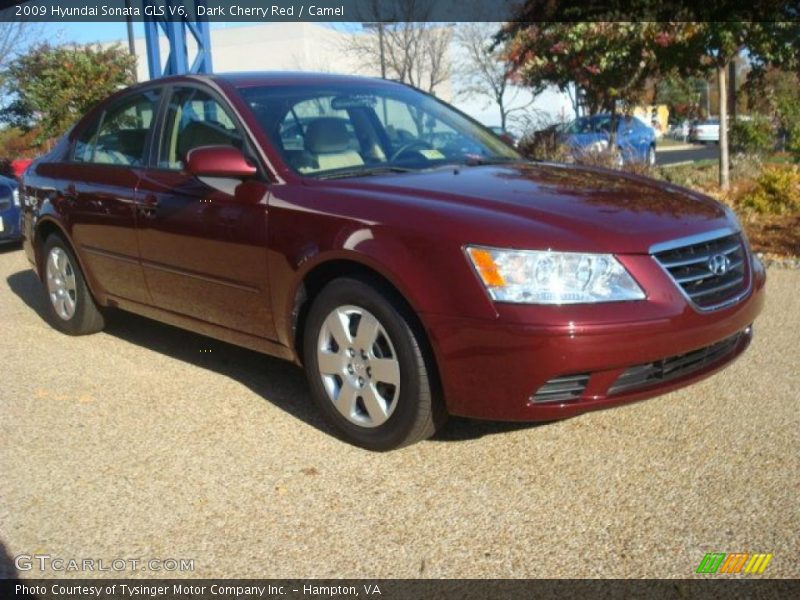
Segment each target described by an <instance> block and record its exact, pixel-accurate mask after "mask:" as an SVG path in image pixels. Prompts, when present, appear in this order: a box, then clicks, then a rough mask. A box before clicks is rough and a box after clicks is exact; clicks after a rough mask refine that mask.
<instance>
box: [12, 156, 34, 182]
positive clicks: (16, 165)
mask: <svg viewBox="0 0 800 600" xmlns="http://www.w3.org/2000/svg"><path fill="white" fill-rule="evenodd" d="M32 162H33V159H31V158H16V159H14V160H12V161H11V170H12V171H13V172H14V177H16V178H17V179H19V178H20V177H22V174H23V173H24V172H25V169H27V168H28V167H29V166H30V164H31V163H32Z"/></svg>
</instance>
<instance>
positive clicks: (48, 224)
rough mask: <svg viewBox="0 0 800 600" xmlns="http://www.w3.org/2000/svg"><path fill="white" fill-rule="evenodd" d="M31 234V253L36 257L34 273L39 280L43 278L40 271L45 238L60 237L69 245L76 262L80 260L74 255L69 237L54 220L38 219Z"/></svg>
mask: <svg viewBox="0 0 800 600" xmlns="http://www.w3.org/2000/svg"><path fill="white" fill-rule="evenodd" d="M33 233H34V235H33V252H34V255H35V256H36V272H37V274H38V275H39V279H42V278H43V276H44V273H43V270H42V269H43V268H44V261H43V257H42V250H43V249H44V245H45V244H46V243H47V238H49V237H50V236H51V235H53V234H57V235H59V236H61V238H62V239H63V240H64V241H65V242H66V243H67V244H69V246H70V248H71V249H72V253H73V254H75V256H76V258H78V261H80V258H79V257H78V256H77V254H76V253H75V245H74V244H73V243H72V240H71V239H70V238H69V235H67V232H66V230H65V229H64V227H63V226H62V225H61V224H60V223H58V222H57V221H56V220H55V219H50V218H47V217H44V218H41V219H39V222H38V223H36V227H35V228H34V232H33ZM81 270H83V265H81Z"/></svg>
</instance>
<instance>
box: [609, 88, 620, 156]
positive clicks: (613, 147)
mask: <svg viewBox="0 0 800 600" xmlns="http://www.w3.org/2000/svg"><path fill="white" fill-rule="evenodd" d="M617 120H618V119H617V101H616V100H612V101H611V123H610V124H609V129H608V149H609V150H610V151H611V152H612V153H615V152H616V151H617V128H618V125H617Z"/></svg>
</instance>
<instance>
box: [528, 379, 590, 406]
mask: <svg viewBox="0 0 800 600" xmlns="http://www.w3.org/2000/svg"><path fill="white" fill-rule="evenodd" d="M588 383H589V373H578V374H577V375H562V376H561V377H554V378H553V379H551V380H550V381H548V382H547V383H545V384H544V385H543V386H542V387H540V388H539V389H538V390H537V392H536V393H535V394H534V395H533V396H531V399H530V401H531V402H534V403H536V404H539V403H541V402H569V401H570V400H577V399H578V398H580V397H581V394H583V391H584V390H585V389H586V385H587V384H588Z"/></svg>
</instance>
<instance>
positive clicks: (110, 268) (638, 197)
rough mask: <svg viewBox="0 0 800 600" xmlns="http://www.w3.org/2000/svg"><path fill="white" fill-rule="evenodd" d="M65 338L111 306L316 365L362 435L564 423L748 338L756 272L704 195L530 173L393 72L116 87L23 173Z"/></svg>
mask: <svg viewBox="0 0 800 600" xmlns="http://www.w3.org/2000/svg"><path fill="white" fill-rule="evenodd" d="M23 186H24V189H23V192H22V194H23V196H24V200H25V202H24V205H25V210H24V218H23V220H24V233H25V235H26V241H25V249H26V251H27V254H28V257H29V258H30V260H31V261H33V262H34V264H35V266H36V269H37V271H38V274H39V276H40V278H41V281H42V284H43V288H44V289H45V291H46V293H47V297H48V302H47V305H48V309H49V312H50V320H51V321H52V323H53V325H54V326H55V327H57V328H58V329H60V330H61V331H64V332H66V333H69V334H85V333H91V332H95V331H99V330H100V329H102V328H103V309H104V308H105V307H118V308H121V309H124V310H128V311H132V312H135V313H139V314H142V315H145V316H148V317H152V318H154V319H158V320H161V321H166V322H168V323H172V324H174V325H178V326H180V327H184V328H186V329H191V330H193V331H197V332H200V333H203V334H206V335H209V336H213V337H216V338H219V339H221V340H226V341H228V342H232V343H234V344H239V345H242V346H246V347H248V348H253V349H256V350H259V351H262V352H265V353H268V354H272V355H275V356H279V357H283V358H285V359H289V360H293V361H296V362H298V363H302V364H303V365H304V366H305V369H306V372H307V374H308V382H309V387H310V391H311V395H312V396H313V398H314V400H315V401H316V403H317V404H318V405H319V408H320V409H321V410H322V412H323V413H324V414H325V415H326V417H327V418H328V419H329V421H330V422H331V423H332V424H333V425H334V426H335V427H336V428H337V429H338V431H339V432H340V433H341V434H342V435H343V436H344V437H345V438H346V439H348V440H350V441H352V442H354V443H356V444H359V445H362V446H365V447H368V448H373V449H388V448H394V447H398V446H401V445H403V444H408V443H411V442H414V441H416V440H420V439H423V438H425V437H428V436H430V435H431V434H432V433H433V432H434V431H435V430H436V429H437V427H439V426H440V425H441V423H442V422H443V420H444V418H445V417H446V415H447V414H454V415H464V416H469V417H477V418H485V419H502V420H549V419H558V418H561V417H567V416H571V415H575V414H578V413H581V412H584V411H587V410H591V409H595V408H601V407H606V406H611V405H614V404H619V403H623V402H628V401H631V400H636V399H641V398H645V397H649V396H655V395H657V394H661V393H663V392H666V391H668V390H671V389H674V388H677V387H680V386H683V385H686V384H688V383H690V382H692V381H695V380H697V379H699V378H701V377H703V376H706V375H708V374H709V373H711V372H713V371H715V370H717V369H719V368H721V367H723V366H725V365H727V364H729V363H730V362H731V361H732V360H733V359H734V358H736V357H737V356H738V355H739V354H740V353H742V352H743V351H744V349H745V348H746V347H747V345H748V343H749V342H750V337H751V324H752V323H753V320H754V319H755V317H756V315H757V314H758V313H759V311H760V310H761V307H762V304H763V296H764V294H763V289H764V282H765V274H764V269H763V267H762V265H761V264H760V263H759V262H758V260H757V259H756V258H755V257H754V256H753V255H752V253H751V252H750V250H749V248H748V244H747V240H746V239H745V237H744V235H743V233H742V232H741V229H740V227H739V224H738V223H737V221H736V219H735V217H734V216H733V215H732V214H731V212H730V211H729V210H727V209H726V208H724V207H723V206H722V205H720V204H718V203H716V202H714V201H713V200H711V199H709V198H706V197H704V196H700V195H698V194H695V193H693V192H691V191H688V190H685V189H681V188H676V187H672V186H669V185H666V184H663V183H657V182H655V181H652V180H649V179H646V178H642V177H636V176H633V175H625V174H622V173H617V172H613V171H607V170H603V169H594V168H582V167H566V166H563V165H556V164H542V163H533V162H529V161H525V160H523V159H522V158H521V157H520V156H519V155H518V154H517V153H516V151H515V150H513V149H512V148H510V147H509V146H507V145H506V144H504V143H503V141H502V140H500V138H498V137H496V136H495V135H494V134H492V133H491V132H490V131H488V130H487V129H484V128H483V127H481V126H480V125H478V124H477V123H476V122H475V121H473V120H471V119H469V118H468V117H466V116H464V115H463V114H461V113H459V112H457V111H455V110H454V109H452V108H450V107H449V106H447V105H446V104H443V103H441V102H440V101H438V100H436V99H435V98H433V97H431V96H428V95H426V94H423V93H421V92H418V91H416V90H414V89H411V88H409V87H407V86H404V85H401V84H397V83H391V82H387V81H383V80H373V79H362V78H354V77H338V76H331V75H311V74H287V73H284V74H238V75H230V76H204V77H194V76H186V77H179V78H169V79H162V80H157V81H154V82H150V83H146V84H143V85H139V86H136V87H132V88H129V89H127V90H124V91H122V92H120V93H118V94H116V95H114V96H113V97H111V98H109V99H108V100H107V101H105V102H104V103H102V104H101V105H100V106H98V107H97V108H95V109H94V110H92V111H91V112H90V113H89V114H88V115H86V116H85V117H84V118H83V119H82V120H81V121H80V122H79V123H78V124H77V125H76V126H75V127H74V128H73V129H72V131H71V132H70V133H69V134H68V135H66V136H65V137H64V139H62V140H61V141H60V143H58V144H57V146H56V147H55V148H54V149H53V151H52V152H50V153H49V154H48V155H47V156H45V157H43V158H42V159H40V160H38V161H37V162H36V163H35V164H34V165H33V166H32V167H31V168H30V169H29V170H28V172H27V174H26V176H25V179H24V184H23Z"/></svg>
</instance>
